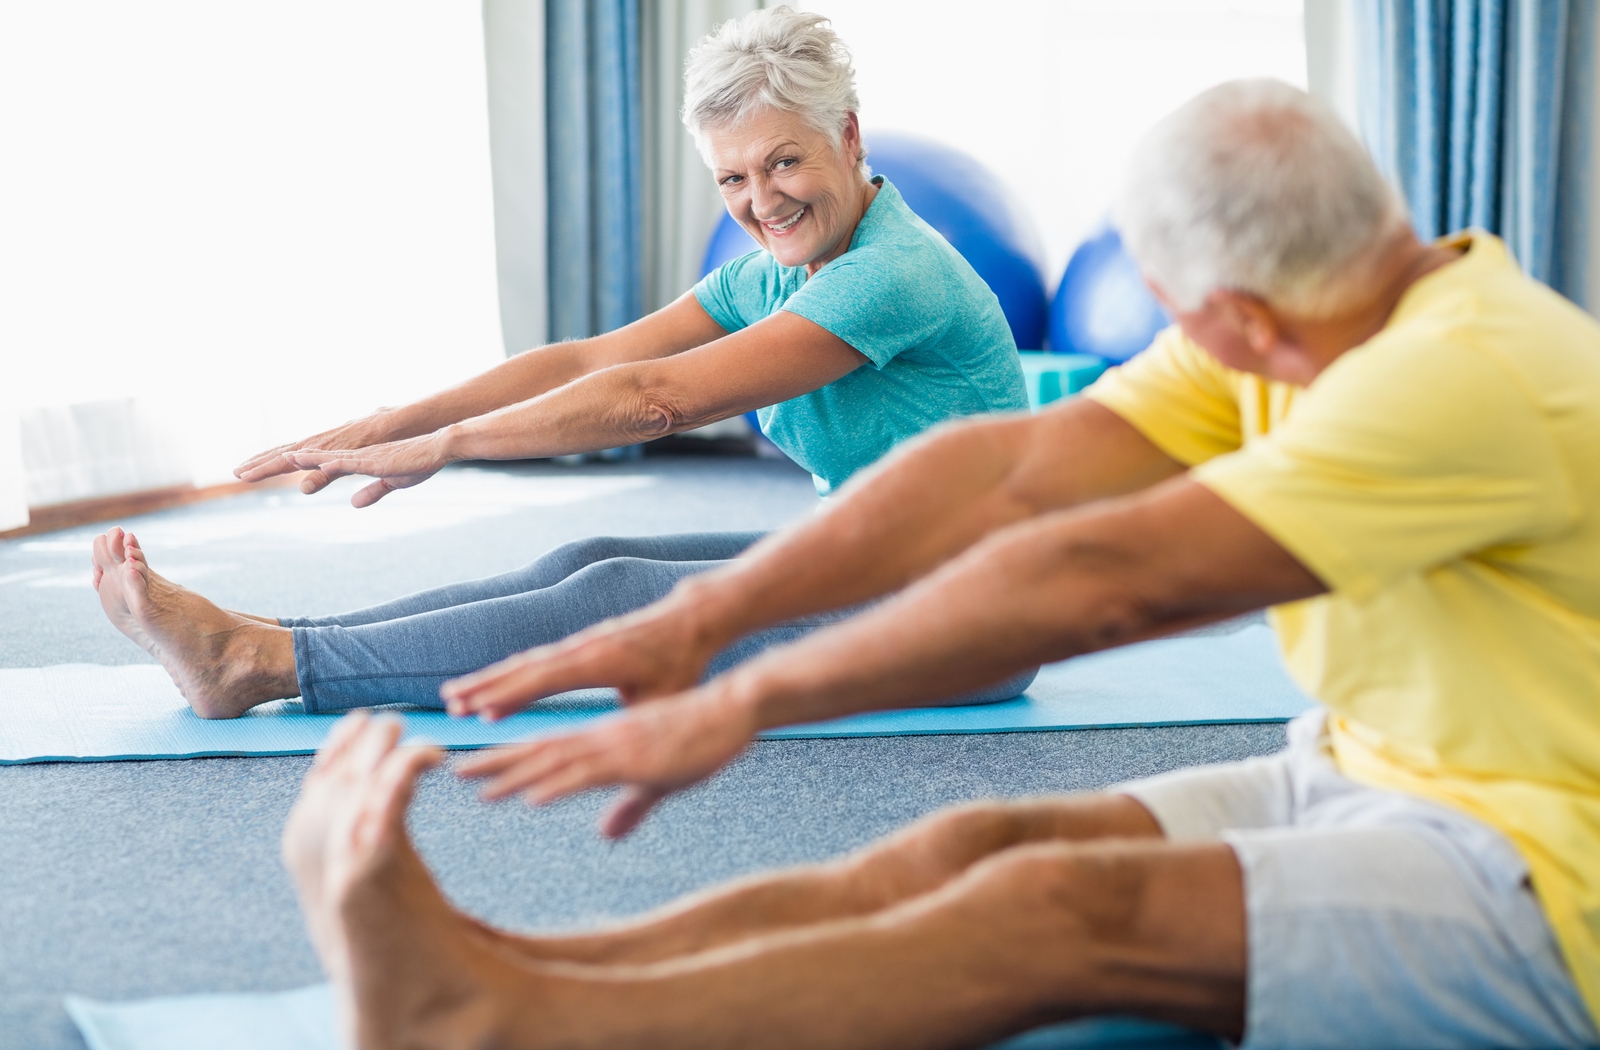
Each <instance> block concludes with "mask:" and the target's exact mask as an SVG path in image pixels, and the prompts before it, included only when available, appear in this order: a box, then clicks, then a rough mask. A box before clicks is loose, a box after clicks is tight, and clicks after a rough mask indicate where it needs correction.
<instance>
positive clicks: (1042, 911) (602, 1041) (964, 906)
mask: <svg viewBox="0 0 1600 1050" xmlns="http://www.w3.org/2000/svg"><path fill="white" fill-rule="evenodd" d="M393 732H394V731H393V730H392V729H388V730H386V729H384V728H383V726H382V724H381V723H379V724H366V725H364V726H363V727H362V728H360V730H359V731H358V732H356V733H354V734H352V736H351V738H350V741H349V742H348V745H347V747H346V748H345V754H344V757H342V758H339V757H335V758H333V759H331V760H330V762H329V763H328V764H327V765H328V770H327V775H328V778H329V779H328V780H327V781H326V783H333V782H335V781H337V782H338V783H340V784H343V785H344V786H345V788H346V790H342V791H323V792H322V793H321V795H320V796H319V797H320V798H321V799H322V801H321V802H319V803H317V804H316V805H315V806H310V807H308V808H302V807H297V809H296V813H297V816H296V818H295V819H293V820H291V823H290V826H289V828H288V829H287V830H286V832H285V843H286V854H287V855H289V856H291V857H299V858H300V862H299V863H295V862H293V861H292V867H293V868H294V870H295V873H296V878H297V881H300V880H301V879H303V868H304V866H305V864H306V863H308V862H309V861H310V860H311V859H313V858H316V857H320V858H321V876H320V878H319V879H318V885H317V887H316V888H315V889H314V890H313V891H312V892H309V893H308V892H306V891H305V889H304V887H303V888H302V899H303V900H304V901H306V907H307V910H308V912H311V911H314V912H316V913H317V914H316V915H314V916H312V917H311V918H310V921H311V924H312V929H313V935H314V936H315V937H317V938H318V943H319V949H321V950H323V951H324V952H325V953H331V954H325V956H324V958H325V963H326V965H327V966H328V969H329V971H330V976H331V977H333V979H334V980H335V982H336V984H337V985H338V986H339V989H340V994H341V997H342V1000H343V1001H344V1002H345V1003H346V1004H347V1009H348V1011H349V1013H348V1016H349V1018H350V1023H351V1028H352V1034H353V1035H354V1036H355V1037H356V1042H357V1044H358V1045H359V1046H362V1047H364V1048H369V1050H370V1048H380V1047H390V1046H398V1045H401V1044H404V1045H406V1046H410V1047H418V1048H422V1047H455V1046H463V1047H464V1046H469V1045H470V1046H477V1045H504V1046H525V1047H542V1046H573V1045H584V1046H597V1047H607V1046H610V1047H633V1046H639V1047H644V1046H649V1047H668V1048H670V1047H677V1046H683V1047H720V1046H729V1047H733V1046H750V1045H762V1046H775V1047H784V1046H795V1047H802V1046H804V1047H863V1048H865V1047H880V1046H884V1045H901V1046H928V1047H940V1046H951V1047H954V1046H969V1045H979V1044H982V1043H983V1042H985V1041H988V1040H992V1039H995V1038H998V1037H1001V1036H1003V1035H1006V1034H1009V1033H1011V1032H1015V1031H1020V1030H1023V1029H1026V1028H1029V1027H1033V1026H1035V1025H1038V1024H1042V1023H1047V1022H1050V1021H1054V1020H1061V1019H1067V1018H1071V1017H1076V1016H1084V1015H1090V1014H1097V1013H1110V1012H1116V1013H1132V1014H1138V1015H1143V1016H1148V1017H1153V1018H1157V1019H1162V1020H1171V1021H1176V1022H1179V1023H1184V1024H1189V1025H1192V1026H1195V1027H1199V1028H1205V1029H1209V1030H1211V1031H1215V1032H1218V1033H1220V1034H1224V1035H1229V1036H1235V1037H1236V1036H1238V1035H1239V1034H1240V1030H1241V1028H1242V1025H1243V1010H1244V973H1245V947H1244V907H1243V893H1242V886H1241V879H1240V874H1239V869H1238V865H1237V862H1236V861H1235V859H1234V857H1233V854H1232V851H1231V850H1229V849H1227V847H1225V846H1222V845H1210V844H1208V845H1202V846H1175V845H1169V844H1166V843H1164V842H1159V841H1151V840H1148V839H1146V840H1112V841H1097V842H1091V843H1065V842H1055V843H1043V844H1034V845H1026V846H1017V847H1012V848H1009V849H1004V850H1001V851H1000V852H998V853H995V854H993V855H991V856H989V857H988V858H986V859H984V860H982V861H980V862H978V863H976V864H974V865H972V866H971V867H969V868H968V869H967V870H966V871H964V872H963V873H962V874H960V875H959V876H957V877H955V878H953V879H950V880H948V881H947V882H945V883H944V884H943V885H941V886H940V887H939V888H938V889H935V890H933V891H931V892H928V893H924V894H921V895H919V896H915V897H911V898H909V899H907V900H905V901H903V902H901V903H899V904H897V905H894V906H893V907H890V908H888V909H886V910H884V911H881V912H877V913H874V914H872V915H869V916H865V917H855V918H847V919H840V920H834V921H827V922H821V923H817V924H813V925H808V926H802V927H798V928H795V929H791V930H787V931H785V932H781V933H776V934H767V935H763V936H760V937H757V938H754V939H751V940H746V941H742V942H739V943H736V944H733V945H730V946H728V947H725V948H720V949H715V950H711V951H705V952H699V953H696V954H691V955H686V956H681V957H677V958H674V959H670V960H666V961H663V962H659V963H654V964H646V965H613V966H589V965H583V964H573V963H553V962H543V963H540V962H532V961H529V960H528V959H526V958H524V957H522V956H520V955H517V954H514V953H510V952H506V951H503V950H500V949H498V948H497V945H496V944H495V943H494V942H493V941H491V940H488V939H486V938H485V937H483V936H482V933H481V928H480V927H479V926H477V925H476V924H473V923H470V922H468V921H466V920H464V919H463V918H462V917H461V916H459V915H458V914H457V913H455V912H454V911H453V909H451V908H450V906H449V904H448V903H447V902H446V901H445V900H444V898H443V897H442V896H441V895H440V894H439V892H438V890H437V888H436V887H435V886H434V885H433V883H432V880H431V879H430V878H429V876H428V873H427V871H426V869H425V868H424V867H423V865H422V862H421V859H420V858H419V857H418V856H417V855H416V853H415V851H414V850H413V849H412V848H411V845H410V843H409V841H408V840H407V837H406V831H405V824H404V814H405V807H406V805H407V803H408V801H409V799H410V796H411V792H412V787H413V785H414V783H415V780H416V777H417V776H418V775H419V773H420V772H421V770H422V769H423V768H425V767H426V766H427V765H429V764H431V763H432V762H433V761H435V760H436V759H435V758H434V757H433V756H431V755H427V754H425V753H420V752H414V751H410V752H408V751H396V750H388V751H387V752H386V753H382V752H384V749H385V748H388V747H390V746H391V744H392V739H393V736H392V734H393ZM374 734H377V735H378V736H379V737H380V738H381V739H378V740H377V741H376V744H374V742H373V737H374ZM384 734H389V735H388V736H387V737H386V738H382V737H384ZM379 753H382V755H381V758H378V760H377V761H375V762H374V761H373V760H372V756H374V755H377V754H379ZM307 792H308V798H309V797H311V792H312V785H311V784H309V783H308V786H307ZM317 812H321V813H322V816H320V817H316V816H314V814H315V813H317ZM309 840H316V841H320V843H321V844H320V845H316V844H312V845H310V846H307V845H305V844H304V842H305V841H309ZM319 930H320V931H322V932H320V933H319V932H317V931H319ZM330 931H331V932H332V935H330Z"/></svg>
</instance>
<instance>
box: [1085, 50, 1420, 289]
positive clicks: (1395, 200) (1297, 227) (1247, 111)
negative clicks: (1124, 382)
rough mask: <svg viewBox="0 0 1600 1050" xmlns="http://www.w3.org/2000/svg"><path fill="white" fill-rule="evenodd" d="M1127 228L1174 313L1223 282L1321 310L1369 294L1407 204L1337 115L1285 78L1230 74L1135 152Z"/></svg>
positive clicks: (1127, 188) (1125, 193) (1127, 190)
mask: <svg viewBox="0 0 1600 1050" xmlns="http://www.w3.org/2000/svg"><path fill="white" fill-rule="evenodd" d="M1116 219H1117V224H1118V226H1119V227H1120V228H1121V232H1122V237H1123V239H1124V241H1125V242H1126V243H1127V245H1128V250H1129V251H1130V252H1132V254H1133V256H1134V258H1136V259H1137V260H1138V261H1139V265H1140V266H1141V268H1142V269H1143V270H1144V272H1145V274H1146V276H1148V277H1149V278H1150V279H1151V280H1152V281H1154V282H1155V283H1156V284H1157V285H1159V286H1160V287H1161V289H1162V291H1163V292H1165V293H1166V295H1167V296H1168V298H1170V299H1171V300H1172V301H1173V304H1174V305H1175V306H1176V307H1177V308H1178V309H1179V310H1185V311H1187V310H1194V309H1198V308H1199V307H1200V306H1201V305H1202V304H1203V303H1204V302H1205V299H1206V297H1207V296H1208V295H1210V294H1211V293H1212V292H1214V291H1217V290H1219V289H1228V290H1232V291H1239V292H1247V293H1250V294H1252V295H1256V296H1259V297H1260V298H1262V299H1264V300H1266V301H1267V302H1268V303H1269V304H1271V305H1273V306H1276V307H1281V308H1283V309H1287V310H1291V311H1293V312H1296V313H1301V314H1304V315H1306V316H1324V315H1327V314H1329V313H1332V312H1335V311H1337V310H1340V309H1342V308H1343V307H1344V306H1346V305H1347V304H1348V303H1349V302H1350V301H1351V300H1353V299H1355V298H1357V297H1359V296H1360V295H1362V294H1363V293H1364V292H1365V291H1366V290H1367V280H1366V278H1367V276H1368V274H1367V272H1366V270H1365V267H1364V266H1363V264H1364V263H1366V262H1367V261H1368V258H1369V256H1370V255H1371V253H1372V252H1374V251H1375V250H1377V248H1378V247H1379V246H1380V245H1382V244H1384V243H1386V242H1387V239H1388V237H1389V236H1390V235H1392V234H1393V233H1394V232H1395V231H1396V230H1397V229H1399V228H1402V227H1403V225H1404V223H1405V222H1406V211H1405V205H1404V204H1403V203H1402V202H1401V200H1400V197H1399V195H1398V194H1397V193H1396V192H1395V191H1394V189H1393V188H1392V187H1391V186H1390V185H1389V184H1388V182H1386V181H1385V180H1384V178H1383V176H1382V175H1381V174H1380V173H1379V172H1378V169H1377V166H1376V165H1374V164H1373V162H1372V158H1371V157H1370V156H1368V154H1367V151H1366V149H1365V148H1364V147H1363V146H1362V145H1361V143H1360V142H1359V141H1357V139H1356V137H1355V136H1354V135H1353V134H1351V133H1350V131H1349V130H1348V129H1347V128H1346V127H1345V126H1344V124H1343V123H1342V122H1341V121H1340V120H1339V118H1338V116H1337V115H1336V114H1335V113H1334V112H1333V110H1331V109H1330V108H1328V107H1327V106H1325V105H1323V104H1322V103H1321V102H1318V101H1317V100H1316V99H1313V98H1312V97H1311V96H1310V95H1308V94H1306V93H1305V92H1304V91H1300V90H1299V89H1297V88H1293V87H1290V86H1289V85H1288V84H1285V83H1283V82H1281V81H1277V80H1235V81H1232V82H1230V83H1227V84H1222V85H1220V86H1218V87H1214V88H1212V89H1210V90H1209V91H1206V92H1204V93H1202V94H1201V95H1199V96H1197V97H1196V98H1194V99H1192V100H1190V101H1189V102H1187V103H1185V104H1184V105H1183V106H1181V107H1180V108H1179V109H1178V110H1176V111H1175V112H1173V113H1172V114H1170V115H1169V116H1167V117H1166V118H1165V119H1163V120H1162V121H1161V122H1160V123H1159V124H1157V125H1156V126H1155V128H1154V129H1153V130H1152V131H1151V132H1150V133H1149V134H1148V135H1147V136H1145V138H1144V140H1143V141H1142V142H1141V143H1140V144H1139V146H1138V147H1137V148H1136V149H1135V151H1134V155H1133V161H1132V163H1131V165H1130V167H1129V177H1128V178H1127V179H1126V180H1125V181H1124V183H1123V189H1122V193H1121V196H1120V198H1119V200H1118V202H1117V207H1116Z"/></svg>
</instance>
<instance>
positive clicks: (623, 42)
mask: <svg viewBox="0 0 1600 1050" xmlns="http://www.w3.org/2000/svg"><path fill="white" fill-rule="evenodd" d="M545 19H546V23H545V47H546V56H545V57H546V60H545V70H546V73H545V76H546V96H545V97H546V105H547V107H548V111H547V118H548V119H547V121H546V128H547V136H548V143H547V156H548V158H549V183H548V185H549V194H550V199H549V251H550V271H549V272H550V338H551V339H580V338H583V337H585V336H590V335H596V334H598V333H600V332H608V331H610V330H612V329H613V328H620V327H621V326H623V325H625V324H627V323H628V322H630V321H633V320H636V319H637V318H638V317H639V316H640V313H641V309H642V303H643V301H644V259H643V253H642V252H641V250H640V231H641V227H642V224H643V216H642V209H641V198H642V196H643V187H642V184H641V179H640V171H641V164H642V145H641V133H640V126H639V117H640V108H641V105H640V103H641V96H640V88H639V0H546V5H545Z"/></svg>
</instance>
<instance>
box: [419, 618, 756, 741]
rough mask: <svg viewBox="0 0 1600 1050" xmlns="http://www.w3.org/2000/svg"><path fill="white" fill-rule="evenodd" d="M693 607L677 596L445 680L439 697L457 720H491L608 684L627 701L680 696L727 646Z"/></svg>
mask: <svg viewBox="0 0 1600 1050" xmlns="http://www.w3.org/2000/svg"><path fill="white" fill-rule="evenodd" d="M688 605H689V601H687V600H685V599H684V598H682V597H681V596H680V595H677V594H675V595H673V596H671V597H668V598H666V599H664V600H663V601H661V602H658V603H656V604H655V605H652V606H650V607H649V608H647V609H642V610H640V611H638V612H635V613H630V614H629V615H627V616H621V617H618V618H616V619H614V620H607V621H605V622H603V623H598V624H595V625H594V626H593V627H590V628H588V629H586V630H583V631H580V632H578V633H577V634H573V635H570V636H568V637H567V638H564V639H562V640H561V641H559V642H553V643H551V644H550V645H541V646H539V647H537V648H534V649H529V650H528V651H527V652H523V653H518V654H516V655H515V656H510V657H507V658H506V659H504V660H501V661H500V662H499V663H496V664H491V665H489V666H488V667H486V668H484V669H483V670H481V671H478V672H476V673H474V674H470V675H466V676H465V677H462V678H457V679H455V680H453V681H449V682H446V683H445V684H444V686H443V687H442V688H440V690H439V695H440V696H441V697H443V698H444V701H445V706H446V708H447V709H448V710H449V712H450V713H451V714H452V715H457V716H466V715H477V716H478V717H480V718H483V719H485V720H487V721H491V722H492V721H496V720H497V719H501V718H504V717H506V716H507V715H510V714H514V713H515V712H517V711H521V710H522V709H523V708H525V707H527V706H528V705H529V704H531V703H533V702H534V701H536V700H541V699H543V698H544V697H547V696H554V695H555V694H557V693H564V692H566V691H567V690H569V689H591V688H599V687H604V686H609V687H611V688H614V689H616V690H617V692H619V693H620V694H622V702H623V703H625V704H634V703H638V702H639V701H641V700H652V699H655V698H657V697H663V696H670V695H672V694H674V693H678V692H682V691H683V690H685V689H689V688H691V687H693V686H694V684H695V683H696V682H698V681H699V680H700V676H701V675H702V674H703V673H704V672H705V669H706V665H707V664H708V663H710V662H711V658H712V657H713V656H715V655H716V654H717V652H718V651H719V650H720V649H721V648H722V645H723V644H725V643H723V642H722V641H721V640H719V639H715V638H713V637H711V636H709V635H708V634H707V633H705V632H703V631H701V630H699V629H698V628H697V627H696V626H695V619H696V618H695V617H694V616H693V614H692V611H691V610H690V609H689V608H688Z"/></svg>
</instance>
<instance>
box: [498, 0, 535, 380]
mask: <svg viewBox="0 0 1600 1050" xmlns="http://www.w3.org/2000/svg"><path fill="white" fill-rule="evenodd" d="M483 36H484V49H485V52H486V53H487V55H488V64H489V152H490V156H491V157H492V159H493V168H494V241H495V257H496V261H497V270H498V277H499V280H498V285H499V299H500V331H501V335H502V337H503V340H504V346H505V351H506V354H507V355H511V354H519V353H521V352H522V351H524V350H527V349H528V348H530V347H534V346H538V345H539V344H541V343H543V342H545V340H547V339H549V338H550V268H549V252H548V251H547V250H546V245H547V241H546V237H547V234H548V202H549V194H548V192H547V185H546V183H547V181H548V179H547V176H546V167H545V165H546V160H545V97H544V0H483Z"/></svg>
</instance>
